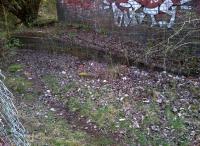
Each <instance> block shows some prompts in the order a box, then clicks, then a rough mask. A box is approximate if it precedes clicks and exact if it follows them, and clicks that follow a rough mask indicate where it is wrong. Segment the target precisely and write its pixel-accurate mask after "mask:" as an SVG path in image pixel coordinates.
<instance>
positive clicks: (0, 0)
mask: <svg viewBox="0 0 200 146" xmlns="http://www.w3.org/2000/svg"><path fill="white" fill-rule="evenodd" d="M40 3H41V0H0V5H3V6H4V7H5V8H6V9H7V11H8V12H11V13H12V14H13V15H15V16H17V18H19V19H20V20H21V22H22V23H23V24H24V25H26V26H30V25H31V24H32V23H33V22H34V21H35V20H36V19H37V16H38V11H39V7H40Z"/></svg>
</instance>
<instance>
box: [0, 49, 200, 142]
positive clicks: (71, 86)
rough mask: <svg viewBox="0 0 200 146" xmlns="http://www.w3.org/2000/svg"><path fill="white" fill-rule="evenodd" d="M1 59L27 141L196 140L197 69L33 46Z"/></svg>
mask: <svg viewBox="0 0 200 146" xmlns="http://www.w3.org/2000/svg"><path fill="white" fill-rule="evenodd" d="M5 66H6V67H5V68H4V70H3V73H4V74H5V75H6V76H7V79H6V84H7V86H8V87H9V88H10V89H12V91H13V92H14V95H15V99H14V101H15V103H16V106H17V109H18V111H19V116H20V120H21V121H22V123H23V124H24V126H25V128H26V129H27V131H28V137H29V139H30V142H31V143H32V145H39V146H44V145H45V146H47V145H48V146H109V145H111V146H118V145H119V146H134V145H138V146H139V145H140V146H147V145H152V146H157V145H163V146H167V145H180V146H183V145H198V144H200V77H184V76H177V75H173V74H169V73H167V72H156V71H148V70H146V71H144V70H141V69H138V68H136V67H134V66H130V67H127V66H125V65H119V64H107V63H102V62H96V61H92V60H80V59H79V58H77V57H72V56H70V55H67V54H53V53H48V52H45V51H31V50H20V51H17V54H16V55H15V57H13V59H12V61H11V62H10V63H9V64H8V65H5Z"/></svg>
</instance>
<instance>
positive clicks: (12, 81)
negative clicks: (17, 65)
mask: <svg viewBox="0 0 200 146" xmlns="http://www.w3.org/2000/svg"><path fill="white" fill-rule="evenodd" d="M6 84H7V86H8V87H9V88H11V89H12V90H14V91H16V92H17V93H19V94H23V93H26V92H27V91H28V90H29V89H30V88H31V87H32V83H31V82H30V81H28V80H26V79H25V78H23V77H10V78H7V79H6Z"/></svg>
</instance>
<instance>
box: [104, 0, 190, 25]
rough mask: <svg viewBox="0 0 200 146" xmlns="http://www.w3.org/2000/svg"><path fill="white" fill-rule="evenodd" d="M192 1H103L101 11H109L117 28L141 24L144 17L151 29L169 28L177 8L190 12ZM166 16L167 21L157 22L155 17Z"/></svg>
mask: <svg viewBox="0 0 200 146" xmlns="http://www.w3.org/2000/svg"><path fill="white" fill-rule="evenodd" d="M191 1H192V0H103V9H111V10H112V11H113V15H114V22H115V24H116V25H117V26H123V25H124V26H125V27H127V26H133V25H136V24H141V23H142V22H143V21H144V18H145V17H146V16H148V15H149V16H150V18H151V27H153V26H156V25H159V26H160V27H164V26H166V27H168V28H171V27H172V26H173V25H174V23H175V19H176V14H177V10H178V7H179V9H182V10H191V6H190V2H191ZM162 15H168V16H169V20H168V21H166V20H162V19H161V20H159V21H158V20H157V17H162Z"/></svg>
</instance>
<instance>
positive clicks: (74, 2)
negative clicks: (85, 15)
mask: <svg viewBox="0 0 200 146" xmlns="http://www.w3.org/2000/svg"><path fill="white" fill-rule="evenodd" d="M64 3H65V4H66V5H70V6H73V7H81V8H83V9H91V8H93V7H94V2H93V0H64Z"/></svg>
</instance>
